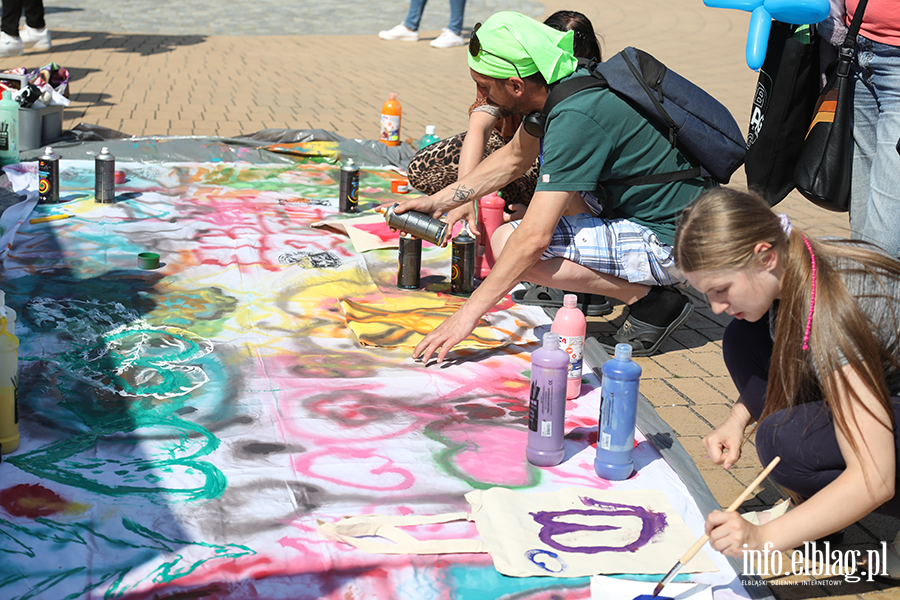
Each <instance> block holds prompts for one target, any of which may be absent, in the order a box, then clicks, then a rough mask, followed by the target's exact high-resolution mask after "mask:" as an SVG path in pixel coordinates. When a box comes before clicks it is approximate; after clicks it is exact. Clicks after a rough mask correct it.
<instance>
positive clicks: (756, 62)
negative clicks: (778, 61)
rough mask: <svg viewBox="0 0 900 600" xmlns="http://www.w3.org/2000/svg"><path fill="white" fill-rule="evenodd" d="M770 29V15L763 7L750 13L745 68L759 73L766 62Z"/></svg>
mask: <svg viewBox="0 0 900 600" xmlns="http://www.w3.org/2000/svg"><path fill="white" fill-rule="evenodd" d="M771 29H772V15H770V14H769V11H767V10H766V8H765V6H760V7H759V8H757V9H756V10H754V11H753V12H752V13H750V31H749V32H748V33H747V66H748V67H750V68H751V69H753V70H754V71H759V68H760V67H762V66H763V63H764V62H765V60H766V48H767V47H768V45H769V31H771Z"/></svg>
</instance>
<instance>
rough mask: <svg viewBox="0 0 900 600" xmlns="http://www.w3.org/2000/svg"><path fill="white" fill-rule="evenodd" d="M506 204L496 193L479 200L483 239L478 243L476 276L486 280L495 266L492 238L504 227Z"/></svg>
mask: <svg viewBox="0 0 900 600" xmlns="http://www.w3.org/2000/svg"><path fill="white" fill-rule="evenodd" d="M504 206H505V203H504V202H503V198H501V197H500V196H499V195H498V194H497V193H496V192H494V193H493V194H488V195H487V196H484V197H482V198H481V199H480V200H478V229H479V231H480V232H481V239H480V240H479V242H478V258H477V259H476V263H475V275H476V276H477V277H478V278H479V279H484V278H485V277H487V276H488V273H490V272H491V267H493V266H494V251H493V250H492V249H491V236H492V235H494V232H495V231H497V228H498V227H500V226H501V225H503V207H504Z"/></svg>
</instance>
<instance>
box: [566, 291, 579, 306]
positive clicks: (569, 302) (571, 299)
mask: <svg viewBox="0 0 900 600" xmlns="http://www.w3.org/2000/svg"><path fill="white" fill-rule="evenodd" d="M577 305H578V296H576V295H575V294H566V295H565V296H563V306H564V307H566V308H575V307H576V306H577Z"/></svg>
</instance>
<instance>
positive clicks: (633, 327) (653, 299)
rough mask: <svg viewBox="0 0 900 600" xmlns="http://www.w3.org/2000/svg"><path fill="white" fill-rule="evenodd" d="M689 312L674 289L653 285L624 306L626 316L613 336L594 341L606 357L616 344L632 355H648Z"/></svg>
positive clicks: (683, 298) (690, 308) (689, 305)
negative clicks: (639, 296) (630, 303)
mask: <svg viewBox="0 0 900 600" xmlns="http://www.w3.org/2000/svg"><path fill="white" fill-rule="evenodd" d="M693 310H694V305H693V303H691V301H690V299H689V298H688V297H687V296H685V295H684V294H682V293H681V292H679V291H678V290H676V289H675V288H673V287H671V286H659V285H655V286H653V287H652V288H650V291H649V292H648V293H647V295H646V296H644V297H643V298H641V299H640V300H638V301H637V302H635V303H634V304H632V305H630V306H629V307H628V317H627V318H626V319H625V322H624V323H623V324H622V326H621V327H619V330H618V331H617V332H616V333H615V334H614V335H613V336H598V337H597V341H598V342H600V345H601V346H603V349H604V350H606V351H607V352H608V353H609V354H610V355H613V354H615V351H616V344H628V345H630V346H631V348H632V351H631V354H632V356H651V355H653V354H655V353H656V351H657V350H659V347H660V345H661V344H662V343H663V341H665V339H666V338H667V337H669V336H670V335H672V333H674V332H675V330H677V329H678V328H679V327H681V326H682V325H683V324H684V323H685V321H687V320H688V317H690V316H691V313H692V312H693Z"/></svg>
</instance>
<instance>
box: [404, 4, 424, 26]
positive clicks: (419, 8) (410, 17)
mask: <svg viewBox="0 0 900 600" xmlns="http://www.w3.org/2000/svg"><path fill="white" fill-rule="evenodd" d="M427 3H428V0H410V2H409V12H408V13H406V20H405V21H403V25H404V26H406V28H407V29H409V30H410V31H418V30H419V23H421V22H422V13H423V12H425V5H426V4H427Z"/></svg>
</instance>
